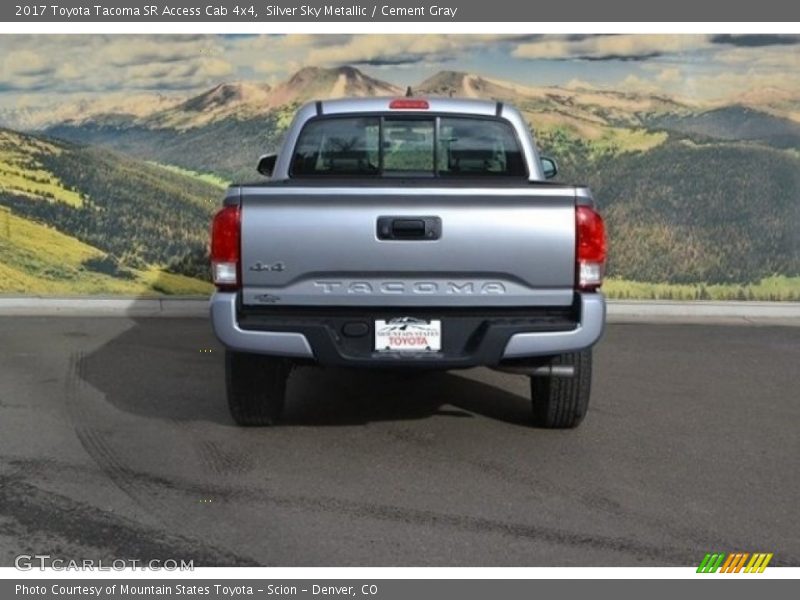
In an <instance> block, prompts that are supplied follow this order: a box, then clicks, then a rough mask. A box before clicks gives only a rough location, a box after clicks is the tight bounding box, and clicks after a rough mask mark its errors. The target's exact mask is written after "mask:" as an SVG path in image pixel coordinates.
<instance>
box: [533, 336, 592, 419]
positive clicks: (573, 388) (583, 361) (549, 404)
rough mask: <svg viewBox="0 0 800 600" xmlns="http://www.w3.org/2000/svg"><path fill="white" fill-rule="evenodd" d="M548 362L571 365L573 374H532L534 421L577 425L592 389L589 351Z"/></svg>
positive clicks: (587, 406) (586, 408)
mask: <svg viewBox="0 0 800 600" xmlns="http://www.w3.org/2000/svg"><path fill="white" fill-rule="evenodd" d="M550 364H551V365H570V366H572V367H574V369H575V372H574V375H573V376H572V377H557V376H553V375H550V376H546V377H531V378H530V379H531V404H532V408H533V424H534V425H536V426H537V427H545V428H548V429H570V428H573V427H577V426H578V425H579V424H580V422H581V421H583V418H584V417H585V416H586V411H587V410H588V408H589V396H590V393H591V388H592V350H591V349H587V350H582V351H580V352H573V353H570V354H561V355H559V356H556V357H554V358H553V359H552V361H550Z"/></svg>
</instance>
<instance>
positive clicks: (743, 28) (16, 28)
mask: <svg viewBox="0 0 800 600" xmlns="http://www.w3.org/2000/svg"><path fill="white" fill-rule="evenodd" d="M410 31H413V33H415V34H419V33H467V34H486V33H492V34H497V33H507V34H509V35H515V34H516V35H518V34H527V33H548V34H565V33H586V34H589V33H636V34H648V33H662V34H676V35H679V34H692V33H705V34H713V33H784V34H789V33H800V22H797V21H793V22H787V23H781V22H768V23H748V22H733V23H726V22H715V23H706V22H694V23H680V22H668V23H662V22H634V23H620V22H603V23H597V22H576V23H573V22H553V23H548V22H501V23H463V22H462V23H447V22H419V23H418V22H414V21H406V22H388V23H387V22H341V23H340V22H335V21H325V22H319V21H312V22H302V23H289V22H274V21H269V22H251V23H236V22H197V23H194V22H177V23H170V22H164V21H161V22H155V23H150V22H106V23H104V22H85V23H84V22H79V21H69V22H60V23H59V22H49V21H48V22H28V23H21V22H4V23H0V34H20V33H27V34H48V33H58V34H140V33H145V34H153V33H155V34H165V33H171V34H176V33H177V34H181V33H183V34H197V33H208V34H211V33H226V34H236V33H242V34H254V33H316V34H341V33H380V34H387V33H390V34H391V33H403V34H408V33H409V32H410Z"/></svg>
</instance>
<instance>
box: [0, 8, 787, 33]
mask: <svg viewBox="0 0 800 600" xmlns="http://www.w3.org/2000/svg"><path fill="white" fill-rule="evenodd" d="M39 2H40V3H34V2H28V3H5V2H4V3H2V5H0V20H2V21H3V22H37V21H39V22H70V21H74V22H91V21H94V22H157V21H162V22H164V21H165V22H220V21H222V22H232V23H234V22H240V23H248V22H250V23H252V22H281V23H290V22H344V21H362V22H370V21H371V22H398V23H409V22H412V23H413V22H426V21H440V22H472V23H474V22H505V21H508V22H610V21H621V22H637V21H643V22H645V21H646V22H661V21H663V22H698V21H699V22H720V21H724V22H783V23H787V22H794V21H798V20H800V16H799V15H800V4H799V3H796V2H787V1H786V0H759V2H757V3H754V2H751V1H745V0H728V1H726V2H720V1H719V0H671V1H670V2H661V1H655V2H654V1H652V0H651V1H650V2H643V1H642V0H602V1H598V0H558V1H544V0H542V1H539V2H525V1H521V0H441V1H436V0H431V1H426V0H417V1H415V2H410V1H408V0H391V1H388V2H386V1H378V2H374V1H370V2H358V1H352V0H351V1H347V0H342V1H339V2H336V1H331V0H327V1H318V0H306V1H304V2H300V1H297V0H266V1H258V2H253V1H252V0H243V1H241V2H240V1H237V0H216V1H215V2H208V0H169V1H163V2H162V1H161V0H145V1H136V0H122V1H119V0H56V1H55V2H53V1H52V0H39ZM789 29H791V28H788V27H787V32H788V31H789Z"/></svg>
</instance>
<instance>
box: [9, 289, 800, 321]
mask: <svg viewBox="0 0 800 600" xmlns="http://www.w3.org/2000/svg"><path fill="white" fill-rule="evenodd" d="M208 315H209V301H208V299H207V298H199V297H170V298H130V297H117V298H103V297H75V298H46V297H31V296H19V297H16V296H14V297H8V296H6V297H0V317H9V316H21V317H23V316H26V317H189V318H196V317H207V316H208ZM608 320H609V322H611V323H626V322H659V321H665V322H672V323H679V322H685V323H695V322H702V323H739V324H772V325H794V326H800V302H737V301H732V302H715V301H695V302H678V301H666V300H665V301H657V300H656V301H654V300H640V301H636V300H609V301H608Z"/></svg>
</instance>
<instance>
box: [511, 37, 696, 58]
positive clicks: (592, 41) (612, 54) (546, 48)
mask: <svg viewBox="0 0 800 600" xmlns="http://www.w3.org/2000/svg"><path fill="white" fill-rule="evenodd" d="M710 45H711V42H710V39H709V36H707V35H651V34H641V35H639V34H632V35H628V34H626V35H603V36H592V37H586V38H583V39H570V38H560V39H551V38H545V39H542V40H536V41H533V42H527V43H523V44H519V45H518V46H517V47H516V48H515V49H514V50H513V52H512V55H513V56H515V57H517V58H527V59H569V58H576V59H577V58H581V59H603V58H619V59H642V58H648V57H652V56H660V55H662V54H676V53H682V52H688V51H690V50H697V49H698V48H704V47H707V46H710Z"/></svg>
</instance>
